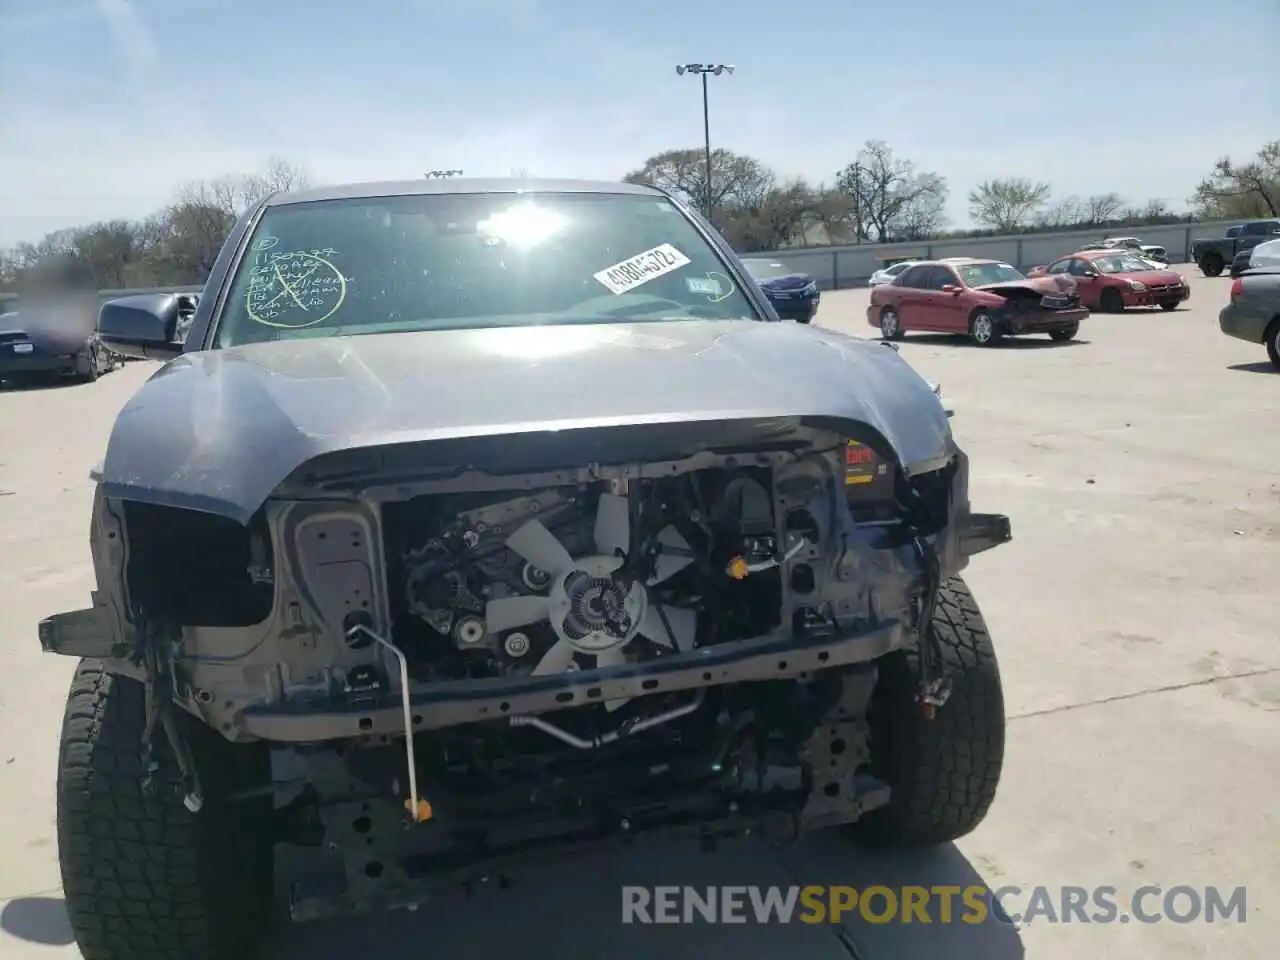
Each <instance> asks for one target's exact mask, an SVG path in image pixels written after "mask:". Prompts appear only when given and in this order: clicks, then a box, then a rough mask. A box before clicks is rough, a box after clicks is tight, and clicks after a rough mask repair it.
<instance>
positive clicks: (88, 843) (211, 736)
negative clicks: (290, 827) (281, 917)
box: [57, 660, 274, 960]
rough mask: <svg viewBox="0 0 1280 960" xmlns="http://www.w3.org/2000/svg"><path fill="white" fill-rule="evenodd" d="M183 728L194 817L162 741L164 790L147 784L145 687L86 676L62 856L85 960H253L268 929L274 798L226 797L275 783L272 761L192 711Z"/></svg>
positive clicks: (64, 772)
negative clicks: (192, 776) (196, 790)
mask: <svg viewBox="0 0 1280 960" xmlns="http://www.w3.org/2000/svg"><path fill="white" fill-rule="evenodd" d="M178 721H179V725H180V727H181V728H182V730H183V732H184V734H185V736H186V737H187V739H188V742H189V744H190V746H191V750H192V753H193V754H194V757H195V762H196V764H197V766H198V768H199V771H200V776H201V779H202V782H203V783H202V785H203V788H204V806H203V808H202V809H201V810H200V812H198V813H194V814H193V813H191V812H189V811H188V810H187V808H186V807H185V806H184V805H183V802H182V799H181V797H180V796H179V795H178V793H177V791H176V790H174V789H173V788H172V787H171V786H170V783H171V781H172V780H173V779H174V777H173V774H174V771H175V762H174V760H173V758H172V752H171V751H170V750H169V749H168V742H167V740H166V738H165V737H164V735H163V733H162V732H158V735H157V738H156V750H155V753H154V755H155V757H156V759H157V760H158V761H159V763H160V767H161V770H160V772H159V773H158V774H157V777H156V779H157V784H158V786H157V789H156V791H155V793H154V794H150V793H144V791H143V789H142V776H143V769H142V749H141V743H140V741H141V737H142V733H143V731H144V729H145V725H146V722H145V698H144V689H143V686H142V684H141V683H139V682H138V681H136V680H133V679H130V678H127V677H121V676H115V675H111V674H108V673H106V672H105V671H104V670H103V669H102V665H101V663H99V662H98V661H94V660H82V661H81V662H80V665H79V666H78V667H77V669H76V673H75V677H74V678H73V680H72V682H71V692H70V694H69V695H68V697H67V708H66V714H65V716H64V718H63V725H62V744H61V748H60V750H59V755H58V787H57V821H58V859H59V862H60V865H61V867H62V886H63V892H64V896H65V897H66V905H67V912H68V914H69V916H70V919H71V928H72V930H73V931H74V932H75V936H76V942H77V944H78V945H79V947H80V951H81V953H82V955H83V956H84V958H85V960H224V958H225V960H244V958H247V957H250V956H252V955H253V953H254V951H255V949H256V946H257V944H258V942H259V941H260V940H261V938H262V936H263V934H264V932H265V930H266V926H267V922H268V920H269V918H270V915H271V897H272V893H273V889H274V880H273V870H272V863H273V860H272V857H273V842H272V832H271V815H272V809H271V808H272V801H271V798H270V797H269V796H267V797H263V798H258V799H254V800H251V801H244V802H240V803H227V802H225V800H224V798H226V797H227V796H229V795H230V794H232V793H234V792H236V791H238V790H243V789H248V788H249V787H251V786H261V785H263V784H264V783H269V782H270V775H271V764H270V754H269V752H268V751H267V749H266V747H265V745H262V744H253V745H249V746H244V745H237V744H232V743H230V742H229V741H227V740H225V739H224V738H222V737H221V736H220V735H219V734H217V733H215V732H213V731H211V730H209V729H208V728H206V727H204V726H203V725H202V724H200V723H199V722H198V721H196V720H195V719H194V718H192V717H190V716H189V715H187V714H185V713H180V716H179V717H178Z"/></svg>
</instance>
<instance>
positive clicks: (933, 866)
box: [781, 833, 1025, 960]
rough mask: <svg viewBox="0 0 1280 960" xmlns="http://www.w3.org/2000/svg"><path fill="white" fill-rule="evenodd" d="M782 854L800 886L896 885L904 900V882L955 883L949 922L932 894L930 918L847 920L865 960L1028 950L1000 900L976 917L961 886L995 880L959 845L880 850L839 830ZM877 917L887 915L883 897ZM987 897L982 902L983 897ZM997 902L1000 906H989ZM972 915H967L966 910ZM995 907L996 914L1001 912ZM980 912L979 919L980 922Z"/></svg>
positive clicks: (1003, 957)
mask: <svg viewBox="0 0 1280 960" xmlns="http://www.w3.org/2000/svg"><path fill="white" fill-rule="evenodd" d="M781 855H782V859H783V861H784V862H785V863H786V864H787V865H788V869H789V870H790V871H791V873H792V875H793V876H794V877H795V880H794V882H795V883H797V884H799V885H801V886H805V885H809V884H823V885H826V886H836V885H842V886H851V887H855V888H857V889H858V890H859V891H862V890H865V889H867V888H868V887H872V886H880V887H888V888H889V889H890V890H894V891H897V894H898V897H899V900H901V890H902V888H903V887H923V888H924V889H925V890H927V891H933V890H934V888H938V887H951V888H958V891H957V890H955V889H953V890H952V891H951V892H952V898H951V899H952V909H951V921H950V922H947V923H944V922H941V921H942V919H943V913H942V905H941V898H940V896H939V895H938V894H932V895H931V896H930V898H929V901H928V915H929V919H930V921H931V922H930V923H928V924H924V923H920V922H918V920H917V921H915V922H901V921H900V919H899V918H898V917H895V918H894V919H893V920H892V921H890V922H879V923H870V922H868V921H867V920H866V919H864V918H863V917H862V916H860V915H851V919H846V920H845V921H844V922H843V923H842V924H841V927H842V930H843V934H844V939H845V941H846V942H847V943H848V944H849V945H850V946H851V947H852V951H851V952H852V953H853V955H854V956H855V957H858V958H862V960H880V958H895V960H926V958H946V960H1022V958H1023V957H1024V956H1025V951H1024V949H1023V945H1022V939H1021V938H1020V937H1019V935H1018V930H1017V927H1015V926H1014V925H1013V924H1011V923H1009V922H1008V921H1007V920H1006V919H1004V916H1003V913H999V912H998V911H999V908H998V907H994V908H991V907H988V915H987V916H986V917H985V918H978V917H976V916H974V915H973V913H972V911H969V910H967V908H966V907H965V905H964V902H963V901H962V899H961V892H962V891H964V890H966V889H968V888H971V887H980V888H982V890H983V891H986V890H987V889H988V887H989V886H995V887H997V888H998V887H999V886H1000V882H999V881H998V880H996V881H992V882H991V883H990V884H989V883H988V881H987V880H986V879H984V878H983V877H982V876H981V875H980V874H979V873H978V872H977V870H975V869H974V868H973V866H972V864H970V863H969V861H968V860H967V859H966V858H965V856H964V854H962V853H961V852H960V851H959V850H958V849H957V848H956V847H955V846H954V845H952V844H948V845H946V846H943V847H933V848H926V849H921V850H914V851H898V852H895V853H882V852H874V851H869V850H865V849H863V848H861V847H857V846H855V845H854V844H853V843H852V842H851V841H849V840H847V839H845V838H844V837H842V836H841V835H840V834H838V833H836V834H830V833H828V834H819V835H816V836H813V837H810V838H807V839H806V840H805V841H804V842H803V843H801V844H800V845H799V846H798V847H794V848H792V849H790V850H783V851H781ZM873 902H875V903H877V904H878V906H877V907H876V909H875V910H874V911H873V912H872V916H875V915H877V914H883V912H884V901H883V900H878V901H873ZM985 902H987V901H984V903H985ZM992 909H994V911H995V913H993V912H990V911H991V910H992ZM966 913H968V914H969V917H970V918H969V919H968V920H967V921H966V920H965V919H964V918H965V915H966ZM997 914H998V915H997ZM978 919H981V922H975V921H976V920H978Z"/></svg>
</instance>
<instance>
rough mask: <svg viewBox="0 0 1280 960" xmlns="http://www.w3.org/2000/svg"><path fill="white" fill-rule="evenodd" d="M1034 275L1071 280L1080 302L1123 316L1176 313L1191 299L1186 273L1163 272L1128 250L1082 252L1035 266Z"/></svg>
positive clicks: (1150, 262) (1089, 306)
mask: <svg viewBox="0 0 1280 960" xmlns="http://www.w3.org/2000/svg"><path fill="white" fill-rule="evenodd" d="M1030 275H1031V276H1047V277H1071V278H1072V279H1073V280H1075V282H1076V289H1077V292H1078V293H1079V295H1080V302H1081V303H1083V304H1084V305H1085V306H1087V307H1088V308H1089V309H1091V310H1100V311H1102V312H1103V313H1121V312H1122V311H1124V309H1125V308H1126V307H1156V306H1158V307H1161V308H1163V309H1165V310H1173V309H1175V308H1176V307H1177V306H1178V304H1180V303H1182V302H1183V301H1184V300H1186V299H1187V298H1188V297H1190V296H1191V288H1190V287H1188V286H1187V280H1186V278H1185V277H1183V276H1182V274H1180V273H1174V272H1173V271H1172V270H1162V269H1160V267H1159V265H1157V264H1156V263H1153V262H1152V261H1150V260H1148V259H1146V258H1145V257H1143V256H1140V255H1139V254H1137V253H1134V252H1131V251H1128V250H1081V251H1079V252H1078V253H1073V254H1071V255H1070V256H1066V257H1062V258H1060V259H1058V260H1055V261H1053V262H1052V263H1050V264H1048V265H1047V266H1043V267H1034V268H1033V269H1032V270H1031V271H1030Z"/></svg>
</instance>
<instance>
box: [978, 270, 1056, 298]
mask: <svg viewBox="0 0 1280 960" xmlns="http://www.w3.org/2000/svg"><path fill="white" fill-rule="evenodd" d="M975 289H977V290H981V291H982V292H983V293H994V294H995V295H996V296H1003V295H1004V293H1005V291H1014V290H1033V291H1035V292H1036V293H1038V294H1040V295H1041V296H1050V297H1054V296H1069V295H1071V294H1074V293H1075V292H1076V281H1075V280H1074V279H1072V278H1071V277H1070V276H1068V275H1067V274H1065V273H1054V274H1047V275H1043V276H1037V277H1028V278H1027V279H1026V280H1009V281H1006V282H1004V283H988V284H986V285H985V286H981V287H975Z"/></svg>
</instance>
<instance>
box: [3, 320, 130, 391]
mask: <svg viewBox="0 0 1280 960" xmlns="http://www.w3.org/2000/svg"><path fill="white" fill-rule="evenodd" d="M123 362H124V360H123V358H121V357H120V356H119V355H117V354H115V353H113V352H111V351H110V350H109V349H107V347H106V346H105V345H104V344H103V342H102V340H101V338H100V337H99V336H98V332H97V330H96V329H94V327H93V324H92V322H91V321H90V322H89V323H88V324H80V323H75V322H72V323H62V322H48V321H46V320H44V319H35V318H34V317H32V316H30V315H24V316H20V315H19V314H18V313H17V312H16V311H14V312H11V313H4V314H0V380H3V381H6V382H8V383H10V384H12V383H20V382H27V381H31V380H36V379H43V378H53V377H74V378H75V379H77V380H81V381H86V382H88V381H93V380H97V379H98V377H100V376H101V375H102V374H104V373H108V372H109V371H111V370H114V369H116V367H118V366H120V365H121V364H123Z"/></svg>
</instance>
